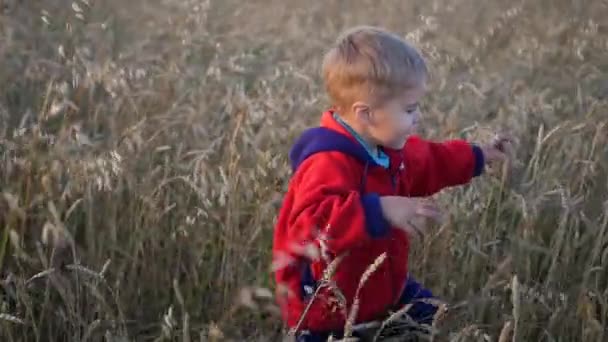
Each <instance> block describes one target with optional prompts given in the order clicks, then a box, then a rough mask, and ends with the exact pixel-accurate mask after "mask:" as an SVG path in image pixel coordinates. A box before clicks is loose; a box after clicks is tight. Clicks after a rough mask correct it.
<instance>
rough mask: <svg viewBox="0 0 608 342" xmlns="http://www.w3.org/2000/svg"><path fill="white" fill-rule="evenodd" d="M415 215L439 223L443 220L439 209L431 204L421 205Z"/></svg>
mask: <svg viewBox="0 0 608 342" xmlns="http://www.w3.org/2000/svg"><path fill="white" fill-rule="evenodd" d="M416 214H417V215H420V216H424V217H427V218H430V219H432V220H434V221H436V222H439V223H440V222H441V221H442V220H443V214H442V212H441V210H439V207H437V206H436V205H433V204H423V205H421V206H420V207H418V209H417V210H416Z"/></svg>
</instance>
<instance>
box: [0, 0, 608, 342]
mask: <svg viewBox="0 0 608 342" xmlns="http://www.w3.org/2000/svg"><path fill="white" fill-rule="evenodd" d="M0 11H1V12H0V340H1V341H8V342H13V341H224V340H225V341H228V340H231V341H243V340H246V341H277V340H278V341H280V340H281V338H282V337H281V336H282V334H283V331H282V327H281V323H280V320H279V316H278V313H277V307H276V306H275V304H274V302H273V299H272V292H273V289H274V286H275V284H273V283H272V281H271V279H272V274H271V270H270V264H271V258H270V252H271V243H272V231H273V222H274V219H275V216H276V213H277V205H278V204H279V203H280V196H281V194H282V193H283V192H284V191H285V189H286V187H287V184H288V181H289V176H290V170H289V167H288V160H287V151H288V149H289V146H290V143H291V142H292V141H293V139H294V138H295V137H296V136H297V135H298V133H300V132H301V131H302V130H303V129H304V128H306V127H307V126H308V125H312V124H316V123H317V122H318V120H319V118H320V114H321V112H322V111H323V110H324V109H326V106H327V99H326V97H325V95H324V93H323V89H322V85H321V83H320V77H319V66H320V62H321V57H322V54H323V53H324V51H325V49H326V48H327V47H328V44H330V43H331V42H332V41H333V40H334V39H335V37H336V35H337V34H338V33H339V32H341V31H342V30H344V29H346V28H348V27H351V26H353V25H358V24H369V25H380V26H383V27H385V28H388V29H390V30H393V31H395V32H397V33H398V34H400V35H402V36H406V37H407V38H408V39H409V40H410V41H411V42H413V43H414V44H415V45H416V46H418V47H419V48H420V49H421V50H422V51H423V53H424V55H425V57H426V58H427V60H428V62H429V64H430V68H431V73H432V79H431V84H430V89H431V91H430V93H429V95H428V96H427V97H426V98H425V100H424V104H423V106H424V115H425V116H424V119H425V125H424V134H425V136H426V137H428V138H431V139H435V138H437V139H443V138H450V137H464V138H470V139H472V140H475V141H482V140H483V139H487V138H488V136H489V135H490V134H491V133H492V132H493V131H494V130H508V131H510V132H512V133H513V135H514V136H515V137H516V139H517V144H516V149H515V158H514V162H513V163H512V165H510V169H508V170H507V169H504V170H495V172H494V173H493V174H490V175H486V176H484V177H482V178H480V179H477V180H475V181H474V182H473V183H472V184H471V185H470V186H466V187H463V188H459V189H452V190H448V191H445V192H443V193H441V194H440V195H439V196H438V199H439V201H440V202H441V203H442V204H443V205H444V206H443V207H444V210H445V211H446V213H448V214H449V217H450V219H449V221H448V223H447V224H445V225H443V226H441V227H434V228H433V229H431V232H430V233H429V234H428V236H427V237H426V238H425V239H424V240H422V241H416V242H415V243H413V245H414V246H415V247H414V249H415V251H414V256H413V258H412V261H411V269H412V272H413V274H414V275H415V276H416V277H417V278H418V279H419V280H421V281H422V282H424V284H425V285H427V286H428V287H430V288H431V289H432V290H433V291H434V292H435V293H436V294H437V295H439V296H441V297H442V298H443V299H445V300H446V301H447V302H448V303H449V308H450V310H449V312H448V314H447V317H446V318H445V319H444V320H443V321H442V323H441V324H440V325H438V326H437V332H436V336H435V337H434V338H435V340H436V341H443V340H446V341H448V340H449V341H511V340H512V341H607V340H608V272H607V270H608V19H606V18H608V2H606V1H605V0H581V1H568V0H551V1H549V0H518V1H498V0H489V1H475V0H453V1H440V0H429V1H423V0H411V1H397V0H385V1H382V2H377V1H370V0H352V1H341V0H328V1H307V0H305V1H301V2H299V3H298V2H295V1H291V2H286V1H278V0H264V1H262V0H254V1H248V2H244V1H236V0H130V1H118V0H103V1H102V0H75V1H60V0H44V1H42V0H31V1H17V0H14V1H7V0H0Z"/></svg>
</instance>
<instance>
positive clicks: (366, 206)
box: [288, 153, 390, 255]
mask: <svg viewBox="0 0 608 342" xmlns="http://www.w3.org/2000/svg"><path fill="white" fill-rule="evenodd" d="M343 158H344V157H343V156H340V155H336V154H333V153H319V154H316V155H314V156H311V157H309V158H308V160H306V161H305V162H304V163H302V165H300V167H299V169H298V171H297V175H295V179H296V180H297V181H296V183H295V184H296V186H297V189H295V195H294V202H293V206H292V209H291V215H290V217H289V223H288V224H289V229H288V238H289V240H290V241H291V243H300V244H302V243H305V242H306V241H310V240H311V239H319V238H320V236H322V237H323V241H324V242H325V245H326V247H327V249H328V250H329V252H331V253H332V254H334V255H340V254H342V253H343V252H345V251H347V250H348V249H350V248H352V247H354V246H356V245H358V244H361V243H364V242H366V241H368V240H369V239H374V238H380V237H383V236H386V235H387V234H388V232H389V229H390V225H389V224H388V222H387V221H386V219H385V218H384V216H383V214H382V208H381V206H380V197H379V196H378V194H375V193H370V194H366V195H363V196H362V195H360V193H359V186H360V180H358V179H356V178H357V177H356V175H353V172H352V170H351V169H349V167H348V162H347V161H345V160H344V159H343ZM319 233H320V234H319ZM319 235H320V236H319ZM317 242H318V241H317Z"/></svg>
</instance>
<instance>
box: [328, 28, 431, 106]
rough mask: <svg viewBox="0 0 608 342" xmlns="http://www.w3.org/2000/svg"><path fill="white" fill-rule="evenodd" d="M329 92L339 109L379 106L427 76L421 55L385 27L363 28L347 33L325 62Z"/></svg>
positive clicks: (338, 40) (340, 38)
mask: <svg viewBox="0 0 608 342" xmlns="http://www.w3.org/2000/svg"><path fill="white" fill-rule="evenodd" d="M322 69H323V81H324V83H325V89H326V90H327V93H328V95H329V97H330V99H331V101H332V102H333V105H335V106H338V107H350V106H351V105H352V104H353V103H354V102H355V101H367V102H369V103H370V104H374V105H375V104H379V103H381V102H382V101H385V100H387V99H388V98H390V97H392V96H395V95H397V94H398V93H399V92H402V91H404V90H407V89H410V88H413V87H416V86H417V85H419V84H420V82H421V81H422V80H423V79H424V78H425V77H426V76H427V73H428V70H427V67H426V63H425V61H424V59H423V57H422V56H421V55H420V53H419V52H418V51H417V50H416V49H415V48H414V47H413V46H411V45H410V44H408V43H407V42H406V41H405V40H403V39H401V38H400V37H398V36H397V35H395V34H393V33H390V32H388V31H385V30H383V29H381V28H377V27H371V26H359V27H355V28H353V29H350V30H348V31H346V32H344V33H343V34H342V35H341V36H340V37H339V38H338V39H337V41H336V43H335V45H334V46H333V47H332V48H331V49H330V50H329V51H328V52H327V54H326V55H325V58H324V60H323V67H322Z"/></svg>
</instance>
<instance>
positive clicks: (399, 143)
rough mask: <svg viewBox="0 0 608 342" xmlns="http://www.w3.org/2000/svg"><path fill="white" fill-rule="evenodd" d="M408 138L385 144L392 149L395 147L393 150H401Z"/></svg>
mask: <svg viewBox="0 0 608 342" xmlns="http://www.w3.org/2000/svg"><path fill="white" fill-rule="evenodd" d="M406 140H407V138H406V139H402V140H400V141H394V142H391V143H389V144H386V145H384V146H385V147H388V148H390V149H393V150H401V149H403V148H404V147H405V141H406Z"/></svg>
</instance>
